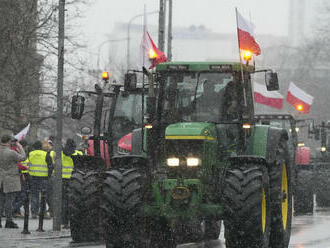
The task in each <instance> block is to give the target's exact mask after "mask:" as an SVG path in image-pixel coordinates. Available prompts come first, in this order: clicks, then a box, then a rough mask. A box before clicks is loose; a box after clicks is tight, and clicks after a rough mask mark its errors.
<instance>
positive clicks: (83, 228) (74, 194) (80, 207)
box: [68, 172, 88, 242]
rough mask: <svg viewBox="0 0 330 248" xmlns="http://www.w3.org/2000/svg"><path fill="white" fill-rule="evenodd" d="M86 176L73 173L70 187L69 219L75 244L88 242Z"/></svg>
mask: <svg viewBox="0 0 330 248" xmlns="http://www.w3.org/2000/svg"><path fill="white" fill-rule="evenodd" d="M84 194H85V193H84V175H83V174H82V173H79V172H76V173H73V174H72V176H71V179H70V182H69V185H68V199H69V204H68V206H69V219H70V230H71V237H72V240H73V241H74V242H83V241H87V234H88V228H87V226H88V224H87V222H86V218H84V216H86V213H87V209H86V207H85V204H84Z"/></svg>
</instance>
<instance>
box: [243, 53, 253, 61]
mask: <svg viewBox="0 0 330 248" xmlns="http://www.w3.org/2000/svg"><path fill="white" fill-rule="evenodd" d="M242 56H243V58H244V60H245V61H249V60H251V59H252V52H251V51H250V50H242Z"/></svg>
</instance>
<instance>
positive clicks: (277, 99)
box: [254, 83, 284, 109]
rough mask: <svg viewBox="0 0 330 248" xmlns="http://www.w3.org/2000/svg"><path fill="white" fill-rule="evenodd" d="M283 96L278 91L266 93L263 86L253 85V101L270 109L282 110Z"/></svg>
mask: <svg viewBox="0 0 330 248" xmlns="http://www.w3.org/2000/svg"><path fill="white" fill-rule="evenodd" d="M283 98H284V97H283V96H282V95H281V93H279V92H278V91H267V88H266V86H265V85H262V84H258V83H254V101H255V102H256V103H260V104H264V105H267V106H269V107H272V108H277V109H282V107H283Z"/></svg>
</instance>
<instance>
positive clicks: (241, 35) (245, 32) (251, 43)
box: [236, 9, 261, 55]
mask: <svg viewBox="0 0 330 248" xmlns="http://www.w3.org/2000/svg"><path fill="white" fill-rule="evenodd" d="M236 21H237V35H238V44H239V49H242V50H249V51H251V52H252V53H254V54H255V55H260V54H261V49H260V47H259V45H258V43H257V42H256V40H255V35H254V25H253V23H252V22H249V21H248V20H246V19H245V18H244V17H243V16H242V15H241V14H240V13H239V12H238V10H237V9H236Z"/></svg>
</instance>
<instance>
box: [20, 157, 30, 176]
mask: <svg viewBox="0 0 330 248" xmlns="http://www.w3.org/2000/svg"><path fill="white" fill-rule="evenodd" d="M28 163H29V159H28V158H27V159H25V160H24V161H21V164H22V165H25V166H28ZM21 173H29V170H21Z"/></svg>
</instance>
